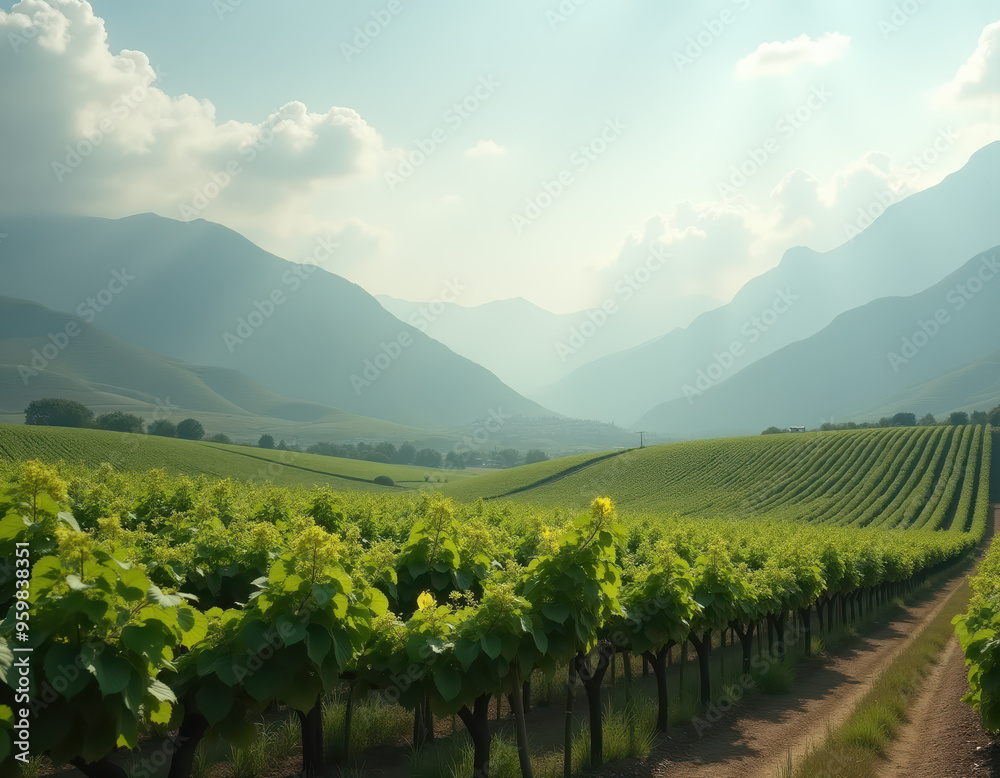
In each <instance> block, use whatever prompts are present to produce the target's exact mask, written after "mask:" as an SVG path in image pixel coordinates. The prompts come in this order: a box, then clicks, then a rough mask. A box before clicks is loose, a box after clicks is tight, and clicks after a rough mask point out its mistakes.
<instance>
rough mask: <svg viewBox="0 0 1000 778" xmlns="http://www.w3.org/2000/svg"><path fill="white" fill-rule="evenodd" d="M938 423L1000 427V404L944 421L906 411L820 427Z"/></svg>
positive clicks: (773, 432) (959, 413) (774, 432)
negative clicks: (875, 419)
mask: <svg viewBox="0 0 1000 778" xmlns="http://www.w3.org/2000/svg"><path fill="white" fill-rule="evenodd" d="M938 424H950V425H952V426H955V427H961V426H963V425H966V424H992V425H993V426H994V427H1000V405H998V406H997V407H996V408H994V409H993V410H992V411H989V412H986V411H973V412H972V413H966V412H965V411H955V412H954V413H951V414H949V415H948V418H947V419H943V420H942V421H938V420H937V418H936V417H935V416H934V414H932V413H928V414H925V415H924V416H922V417H921V418H920V419H917V414H915V413H907V412H905V411H904V412H901V413H897V414H895V415H894V416H883V417H882V418H881V419H879V420H878V421H862V422H857V421H848V422H844V423H841V424H833V423H831V422H826V423H825V424H823V425H821V426H820V428H819V429H820V431H821V432H831V431H833V430H864V429H884V428H886V427H934V426H936V425H938ZM782 432H788V430H787V429H779V428H778V427H768V428H767V429H766V430H764V431H763V432H762V433H761V434H762V435H777V434H780V433H782Z"/></svg>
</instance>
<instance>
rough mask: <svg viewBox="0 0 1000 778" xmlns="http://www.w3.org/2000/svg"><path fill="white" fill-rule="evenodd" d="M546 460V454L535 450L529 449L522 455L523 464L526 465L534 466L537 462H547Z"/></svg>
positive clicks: (547, 458)
mask: <svg viewBox="0 0 1000 778" xmlns="http://www.w3.org/2000/svg"><path fill="white" fill-rule="evenodd" d="M548 460H549V456H548V454H546V453H545V452H544V451H542V450H541V449H537V448H533V449H531V451H529V452H528V453H527V454H525V455H524V464H526V465H534V464H536V463H538V462H547V461H548Z"/></svg>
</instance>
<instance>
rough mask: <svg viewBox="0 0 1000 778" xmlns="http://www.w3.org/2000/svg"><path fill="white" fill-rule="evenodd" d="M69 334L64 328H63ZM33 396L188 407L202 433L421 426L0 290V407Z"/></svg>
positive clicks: (107, 407)
mask: <svg viewBox="0 0 1000 778" xmlns="http://www.w3.org/2000/svg"><path fill="white" fill-rule="evenodd" d="M68 333H69V334H68ZM42 397H65V398H67V399H71V400H77V401H78V402H82V403H83V404H84V405H86V406H88V407H89V408H91V409H93V410H94V412H95V413H97V414H100V413H105V412H108V411H119V410H120V411H126V412H129V413H135V414H137V415H139V416H141V417H143V418H151V417H152V416H153V415H162V414H164V413H168V414H169V415H170V416H171V417H172V418H174V420H175V421H177V420H180V419H182V418H184V416H185V415H194V416H197V417H198V418H199V420H201V421H202V423H203V424H205V426H206V428H207V429H208V431H209V433H215V432H225V433H226V434H228V435H231V436H236V437H240V436H247V437H253V438H255V437H256V436H259V435H260V434H262V433H263V432H273V433H275V434H277V435H279V436H284V437H288V438H289V439H291V438H293V437H298V436H299V432H301V433H302V438H301V439H302V440H303V441H306V442H316V441H317V440H337V439H347V438H357V437H380V438H382V439H385V440H420V439H425V438H428V437H429V436H430V433H428V432H426V431H425V430H420V429H416V428H413V427H404V426H402V425H396V424H391V423H389V422H384V421H380V420H377V419H366V418H363V417H360V416H355V415H354V414H351V413H347V412H346V411H342V410H339V409H337V408H332V407H329V406H325V405H321V404H318V403H311V402H307V401H304V400H293V399H290V398H287V397H281V396H280V395H277V394H275V393H274V392H271V391H270V390H268V389H266V388H265V387H263V386H261V385H260V384H258V383H257V382H255V381H253V380H252V379H250V378H247V377H246V376H245V375H243V374H242V373H239V372H237V371H235V370H228V369H224V368H203V367H193V366H191V365H188V364H186V363H184V362H182V361H180V360H177V359H173V358H172V357H167V356H164V355H163V354H157V353H155V352H152V351H147V350H146V349H142V348H139V347H137V346H133V345H131V344H129V343H126V342H124V341H123V340H121V339H119V338H117V337H115V336H114V335H110V334H108V333H106V332H104V331H102V330H100V329H98V328H97V327H95V326H93V325H91V324H88V323H87V322H86V321H84V320H83V319H81V318H79V317H77V316H73V315H70V314H64V313H58V312H56V311H52V310H50V309H48V308H45V307H44V306H42V305H39V304H37V303H32V302H28V301H25V300H17V299H13V298H9V297H0V415H3V416H4V417H11V416H13V417H20V416H21V415H22V414H23V412H24V409H25V408H26V407H27V405H28V403H30V402H31V401H32V400H37V399H40V398H42Z"/></svg>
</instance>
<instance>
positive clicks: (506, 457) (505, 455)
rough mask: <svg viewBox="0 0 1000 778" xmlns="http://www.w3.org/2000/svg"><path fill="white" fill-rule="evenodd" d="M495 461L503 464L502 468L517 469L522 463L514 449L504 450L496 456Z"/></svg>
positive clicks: (519, 455) (518, 453)
mask: <svg viewBox="0 0 1000 778" xmlns="http://www.w3.org/2000/svg"><path fill="white" fill-rule="evenodd" d="M497 459H499V460H500V461H501V462H503V465H504V467H517V466H518V465H519V464H521V462H522V461H523V458H522V457H521V454H520V452H519V451H518V450H517V449H514V448H505V449H504V450H503V451H501V452H499V453H498V454H497Z"/></svg>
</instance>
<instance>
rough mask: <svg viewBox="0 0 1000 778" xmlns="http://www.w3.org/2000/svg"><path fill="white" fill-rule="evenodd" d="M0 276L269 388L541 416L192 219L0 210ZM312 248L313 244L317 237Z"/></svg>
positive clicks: (363, 402) (425, 415) (407, 415)
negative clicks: (9, 214)
mask: <svg viewBox="0 0 1000 778" xmlns="http://www.w3.org/2000/svg"><path fill="white" fill-rule="evenodd" d="M0 233H5V234H6V237H5V238H4V240H3V242H2V244H0V289H2V290H3V293H4V294H5V295H8V296H10V297H15V298H20V299H24V300H31V301H33V302H37V303H40V304H42V305H44V306H46V307H48V308H51V309H53V310H56V311H63V312H70V313H74V314H76V315H78V316H79V317H80V318H81V319H83V320H84V321H86V322H87V323H91V324H94V325H95V326H97V327H99V328H100V329H102V330H105V331H106V332H109V333H111V334H113V335H116V336H118V337H119V338H121V339H123V340H125V341H127V342H128V343H131V344H133V345H136V346H139V347H142V348H144V349H148V350H151V351H155V352H158V353H161V354H166V355H168V356H171V357H174V358H175V359H179V360H182V361H184V362H187V363H189V364H193V365H211V366H213V367H219V368H229V369H233V370H238V371H240V372H242V373H245V374H246V375H247V376H249V377H250V378H252V379H254V380H255V381H257V382H259V383H260V384H262V385H263V386H265V387H267V388H268V389H269V390H271V391H272V392H274V393H276V394H279V395H282V396H285V397H293V398H298V399H301V400H306V401H309V402H312V403H318V404H321V405H325V406H329V407H333V408H338V409H341V410H344V411H347V412H349V413H352V414H357V415H361V416H367V417H374V418H379V419H384V420H387V421H391V422H395V423H397V424H403V425H411V426H416V427H423V428H432V429H444V428H451V427H455V426H459V425H464V424H469V423H471V422H473V421H474V420H476V419H483V418H487V417H488V416H489V414H490V412H491V411H497V410H502V412H503V413H505V414H508V415H523V416H528V417H536V416H543V415H552V414H551V413H549V412H547V411H546V410H545V409H544V408H542V407H541V406H540V405H538V404H537V403H534V402H532V401H530V400H528V399H526V398H524V397H523V396H521V395H519V394H518V393H517V392H515V391H514V390H512V389H511V388H509V387H508V386H506V385H505V384H504V383H503V382H502V381H500V380H499V379H498V378H497V377H496V376H494V375H493V374H492V373H490V372H489V371H488V370H486V369H485V368H483V367H481V366H479V365H477V364H475V363H473V362H471V361H470V360H468V359H466V358H464V357H461V356H459V355H457V354H455V353H454V352H453V351H451V350H450V349H449V348H447V347H446V346H444V345H442V344H441V343H439V342H438V341H436V340H433V339H432V338H430V337H428V336H427V335H426V334H425V333H423V332H422V331H421V330H419V329H417V328H416V327H412V326H410V325H408V324H403V323H401V322H400V321H399V320H398V319H396V318H395V317H394V316H392V315H391V314H389V313H388V312H387V311H386V310H385V309H384V308H383V307H382V306H381V305H379V303H378V302H377V301H376V300H375V299H374V298H373V297H372V296H371V295H369V294H368V293H367V292H365V291H364V290H363V289H362V288H361V287H359V286H356V285H355V284H352V283H350V282H349V281H346V280H345V279H343V278H341V277H339V276H337V275H335V274H333V273H330V272H327V271H326V270H324V269H323V268H322V267H320V266H319V265H318V264H293V263H290V262H288V261H286V260H283V259H280V258H278V257H276V256H274V255H272V254H269V253H267V252H266V251H264V250H262V249H260V248H259V247H257V246H256V245H254V244H253V243H251V242H250V241H248V240H246V239H245V238H243V237H242V236H240V235H238V234H237V233H235V232H233V231H231V230H229V229H227V228H225V227H222V226H220V225H217V224H212V223H209V222H206V221H203V220H196V221H192V222H179V221H174V220H171V219H165V218H162V217H159V216H155V215H152V214H142V215H137V216H131V217H127V218H124V219H118V220H109V219H98V218H88V217H71V216H54V217H25V218H0ZM317 254H318V255H320V256H321V255H322V247H318V248H317Z"/></svg>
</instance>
